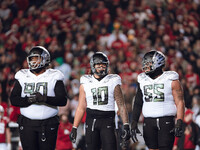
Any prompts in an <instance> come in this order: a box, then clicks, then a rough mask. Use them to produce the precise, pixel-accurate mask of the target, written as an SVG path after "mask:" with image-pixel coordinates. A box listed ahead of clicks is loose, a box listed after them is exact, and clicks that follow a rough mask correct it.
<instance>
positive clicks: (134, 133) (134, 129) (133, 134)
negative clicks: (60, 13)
mask: <svg viewBox="0 0 200 150" xmlns="http://www.w3.org/2000/svg"><path fill="white" fill-rule="evenodd" d="M137 134H139V135H140V136H142V133H141V132H140V130H139V129H138V125H137V122H136V121H134V120H133V122H132V123H131V138H132V140H133V143H135V142H138V139H137Z"/></svg>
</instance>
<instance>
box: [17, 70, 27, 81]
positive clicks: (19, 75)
mask: <svg viewBox="0 0 200 150" xmlns="http://www.w3.org/2000/svg"><path fill="white" fill-rule="evenodd" d="M27 73H28V69H21V70H19V71H17V73H16V74H15V79H17V80H19V79H20V78H23V77H24V76H26V75H28V74H27Z"/></svg>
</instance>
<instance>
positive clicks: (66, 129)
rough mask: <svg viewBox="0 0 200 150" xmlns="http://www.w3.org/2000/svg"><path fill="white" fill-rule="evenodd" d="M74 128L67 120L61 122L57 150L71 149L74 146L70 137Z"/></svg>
mask: <svg viewBox="0 0 200 150" xmlns="http://www.w3.org/2000/svg"><path fill="white" fill-rule="evenodd" d="M71 130H72V124H71V123H70V122H69V121H67V122H66V123H64V122H62V121H61V122H60V125H59V128H58V137H57V142H56V150H71V149H72V148H73V146H72V142H71V141H70V139H69V134H70V132H71Z"/></svg>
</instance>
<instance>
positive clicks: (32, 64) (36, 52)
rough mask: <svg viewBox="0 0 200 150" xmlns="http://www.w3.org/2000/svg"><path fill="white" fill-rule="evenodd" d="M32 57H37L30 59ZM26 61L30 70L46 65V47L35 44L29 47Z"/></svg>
mask: <svg viewBox="0 0 200 150" xmlns="http://www.w3.org/2000/svg"><path fill="white" fill-rule="evenodd" d="M32 57H37V60H32ZM27 62H28V66H29V69H30V70H37V69H40V68H43V67H46V66H48V65H49V64H50V54H49V52H48V50H47V49H46V48H44V47H42V46H35V47H33V48H31V50H30V52H29V54H28V57H27ZM38 62H40V63H38Z"/></svg>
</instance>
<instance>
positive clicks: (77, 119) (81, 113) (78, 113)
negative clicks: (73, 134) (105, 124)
mask: <svg viewBox="0 0 200 150" xmlns="http://www.w3.org/2000/svg"><path fill="white" fill-rule="evenodd" d="M84 113H85V109H82V108H77V109H76V113H75V117H74V124H73V126H74V127H78V126H79V124H80V122H81V120H82V118H83V116H84Z"/></svg>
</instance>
